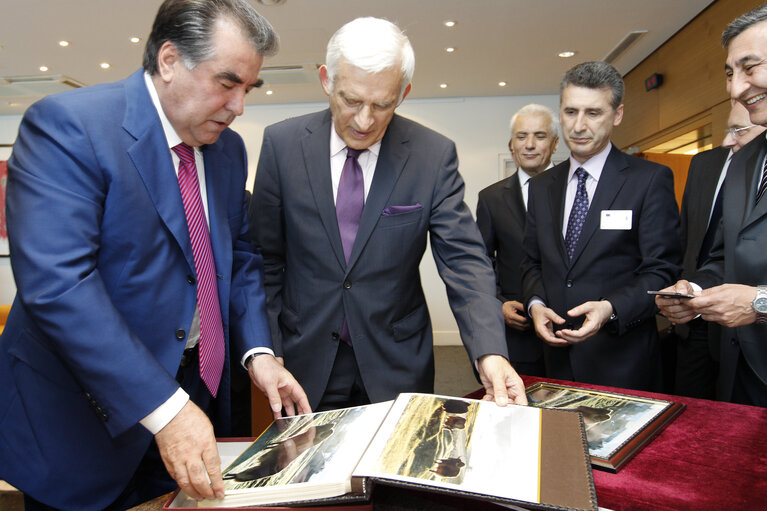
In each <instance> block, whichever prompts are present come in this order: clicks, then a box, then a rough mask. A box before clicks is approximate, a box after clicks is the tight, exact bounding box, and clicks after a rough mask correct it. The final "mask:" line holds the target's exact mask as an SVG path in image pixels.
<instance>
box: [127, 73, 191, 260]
mask: <svg viewBox="0 0 767 511" xmlns="http://www.w3.org/2000/svg"><path fill="white" fill-rule="evenodd" d="M125 96H126V100H127V106H126V111H125V119H124V121H123V128H124V129H125V130H126V131H127V132H128V133H129V134H130V135H131V136H133V137H134V138H135V139H136V141H135V143H134V144H133V145H132V146H130V147H129V148H128V156H129V157H130V158H131V160H132V161H133V164H134V165H135V166H136V170H137V171H138V173H139V175H140V176H141V179H142V180H143V182H144V186H146V189H147V193H148V194H149V197H150V198H151V199H152V202H153V203H154V206H155V208H156V209H157V213H158V214H159V215H160V218H161V219H162V222H163V223H164V224H165V225H166V227H167V228H168V230H169V231H170V232H171V234H172V235H173V237H174V238H175V239H176V242H177V243H178V245H179V247H180V248H181V250H182V251H183V253H184V258H185V259H186V261H187V264H189V268H190V269H191V270H192V271H194V257H193V255H192V245H191V243H190V241H189V230H188V228H187V225H186V217H185V216H184V205H183V203H182V202H181V192H179V191H178V178H177V177H176V172H175V169H174V168H173V160H172V159H171V156H170V151H169V150H168V145H167V143H166V138H165V132H164V131H163V129H162V124H161V123H160V118H159V116H158V115H157V113H156V110H155V108H154V105H153V104H152V99H151V98H150V97H149V91H147V89H146V85H145V84H144V75H143V71H141V70H139V71H137V72H135V73H134V74H133V75H131V76H130V77H129V78H127V79H126V81H125ZM169 190H170V191H173V192H169Z"/></svg>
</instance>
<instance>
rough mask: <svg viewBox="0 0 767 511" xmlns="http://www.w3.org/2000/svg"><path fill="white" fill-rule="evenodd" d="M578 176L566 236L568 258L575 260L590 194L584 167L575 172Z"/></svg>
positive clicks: (587, 210) (587, 175)
mask: <svg viewBox="0 0 767 511" xmlns="http://www.w3.org/2000/svg"><path fill="white" fill-rule="evenodd" d="M575 175H576V176H578V188H577V190H576V192H575V200H574V201H573V209H571V210H570V218H569V219H568V221H567V233H566V235H565V247H566V248H567V256H568V258H569V259H572V258H573V254H574V253H575V246H576V245H577V244H578V238H579V237H580V236H581V230H582V229H583V221H584V220H586V214H587V213H588V212H589V194H588V193H587V192H586V178H587V177H589V173H588V172H586V170H584V169H583V168H582V167H578V169H577V170H576V171H575Z"/></svg>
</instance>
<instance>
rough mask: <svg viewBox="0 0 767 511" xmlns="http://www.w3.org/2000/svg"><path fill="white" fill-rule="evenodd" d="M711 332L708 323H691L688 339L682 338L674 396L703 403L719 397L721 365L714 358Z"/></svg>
mask: <svg viewBox="0 0 767 511" xmlns="http://www.w3.org/2000/svg"><path fill="white" fill-rule="evenodd" d="M708 329H709V324H708V323H707V322H705V321H703V320H702V319H695V320H693V321H691V322H690V323H689V333H688V335H687V337H686V338H684V337H679V339H678V344H677V362H676V381H675V385H674V392H673V393H674V394H677V395H679V396H688V397H695V398H700V399H714V398H715V397H716V378H717V375H718V373H719V364H718V363H717V362H716V361H715V360H714V359H713V358H712V357H711V348H710V341H709V333H708Z"/></svg>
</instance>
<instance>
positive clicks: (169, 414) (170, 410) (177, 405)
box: [139, 387, 189, 435]
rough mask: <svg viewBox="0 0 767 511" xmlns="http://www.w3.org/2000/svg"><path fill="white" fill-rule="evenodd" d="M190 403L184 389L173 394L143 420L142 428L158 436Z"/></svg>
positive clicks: (141, 421)
mask: <svg viewBox="0 0 767 511" xmlns="http://www.w3.org/2000/svg"><path fill="white" fill-rule="evenodd" d="M187 401H189V394H187V393H186V392H184V389H182V388H181V387H179V389H178V390H177V391H176V392H174V393H173V395H172V396H170V397H169V398H168V400H167V401H165V402H164V403H163V404H161V405H160V406H158V407H157V408H155V410H154V411H153V412H152V413H150V414H149V415H147V416H146V417H144V418H143V419H141V420H140V421H139V422H140V423H141V425H142V426H144V427H145V428H146V429H148V430H149V432H150V433H152V434H153V435H156V434H157V433H159V432H160V430H161V429H162V428H164V427H165V426H167V425H168V423H169V422H170V421H172V420H173V418H174V417H175V416H176V415H178V412H180V411H181V409H182V408H183V407H184V405H186V403H187Z"/></svg>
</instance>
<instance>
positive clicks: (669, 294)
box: [647, 291, 695, 298]
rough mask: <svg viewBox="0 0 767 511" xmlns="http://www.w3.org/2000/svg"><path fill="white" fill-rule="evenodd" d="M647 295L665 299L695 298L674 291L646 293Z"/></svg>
mask: <svg viewBox="0 0 767 511" xmlns="http://www.w3.org/2000/svg"><path fill="white" fill-rule="evenodd" d="M647 294H648V295H657V296H665V297H667V298H695V295H688V294H686V293H677V292H676V291H648V292H647Z"/></svg>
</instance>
